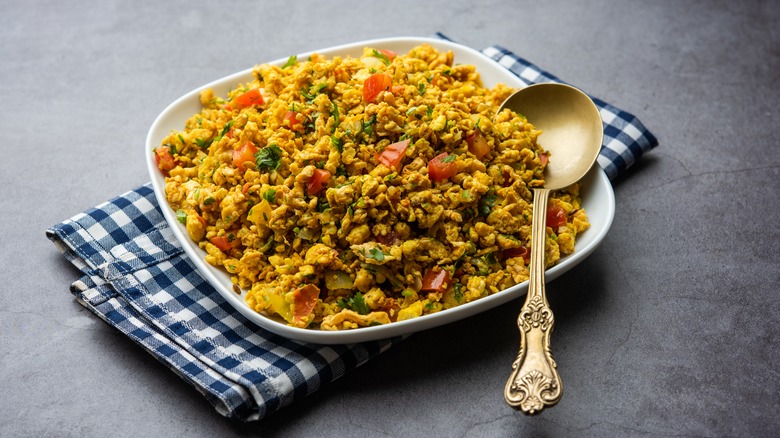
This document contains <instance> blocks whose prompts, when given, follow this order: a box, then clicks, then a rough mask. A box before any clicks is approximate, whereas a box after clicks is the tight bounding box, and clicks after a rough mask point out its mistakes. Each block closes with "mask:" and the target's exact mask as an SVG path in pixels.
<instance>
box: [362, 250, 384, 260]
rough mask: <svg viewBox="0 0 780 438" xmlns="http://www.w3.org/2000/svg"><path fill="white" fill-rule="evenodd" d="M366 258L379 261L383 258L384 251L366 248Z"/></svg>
mask: <svg viewBox="0 0 780 438" xmlns="http://www.w3.org/2000/svg"><path fill="white" fill-rule="evenodd" d="M366 257H367V258H372V259H374V260H376V261H378V262H381V261H382V260H384V259H385V253H383V252H382V250H381V249H379V248H371V249H369V250H368V254H366Z"/></svg>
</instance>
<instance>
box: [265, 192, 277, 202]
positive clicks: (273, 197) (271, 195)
mask: <svg viewBox="0 0 780 438" xmlns="http://www.w3.org/2000/svg"><path fill="white" fill-rule="evenodd" d="M263 199H265V200H266V201H268V202H274V201H276V190H274V189H268V190H266V191H265V192H264V193H263Z"/></svg>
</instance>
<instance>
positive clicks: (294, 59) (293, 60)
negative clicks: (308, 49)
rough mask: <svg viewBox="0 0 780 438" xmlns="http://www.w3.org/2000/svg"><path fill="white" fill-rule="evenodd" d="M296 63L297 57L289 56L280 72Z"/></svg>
mask: <svg viewBox="0 0 780 438" xmlns="http://www.w3.org/2000/svg"><path fill="white" fill-rule="evenodd" d="M297 63H298V56H297V55H290V57H289V58H287V62H285V63H284V65H283V66H282V70H284V69H286V68H290V67H292V66H294V65H295V64H297Z"/></svg>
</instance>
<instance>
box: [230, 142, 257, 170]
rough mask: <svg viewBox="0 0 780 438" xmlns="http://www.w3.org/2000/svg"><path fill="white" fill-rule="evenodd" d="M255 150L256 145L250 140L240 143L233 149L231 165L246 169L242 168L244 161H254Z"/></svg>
mask: <svg viewBox="0 0 780 438" xmlns="http://www.w3.org/2000/svg"><path fill="white" fill-rule="evenodd" d="M257 151H258V149H257V146H255V145H254V144H252V143H251V142H246V143H244V144H242V145H241V146H239V147H238V149H235V150H233V165H234V166H236V167H237V168H239V169H240V170H246V169H245V168H244V163H246V162H254V161H255V154H256V153H257Z"/></svg>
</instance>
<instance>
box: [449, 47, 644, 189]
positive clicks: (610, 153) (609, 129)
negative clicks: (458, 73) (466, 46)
mask: <svg viewBox="0 0 780 438" xmlns="http://www.w3.org/2000/svg"><path fill="white" fill-rule="evenodd" d="M438 36H439V37H442V38H446V36H444V35H441V34H439V35H438ZM482 53H484V54H485V55H487V56H488V57H489V58H492V59H493V60H495V61H497V62H498V63H499V64H501V65H502V66H504V67H506V68H507V69H509V70H510V71H511V72H512V73H514V74H516V75H517V76H518V77H520V79H522V80H523V81H524V82H526V83H527V84H529V85H530V84H538V83H542V82H563V81H561V80H560V79H558V78H557V77H555V76H553V75H552V74H550V73H548V72H546V71H544V70H542V69H540V68H539V67H537V66H535V65H534V64H531V63H530V62H528V61H526V60H525V59H523V58H520V57H518V56H517V55H515V54H514V53H512V52H510V51H509V50H506V49H504V48H503V47H501V46H491V47H488V48H486V49H484V50H482ZM590 97H591V99H592V100H593V102H594V103H595V104H596V106H597V107H598V108H599V112H600V113H601V120H602V122H603V123H604V144H603V145H602V146H601V152H600V153H599V157H598V163H599V165H600V166H601V167H602V168H603V169H604V172H606V174H607V176H608V177H609V179H610V180H614V179H615V178H617V176H618V175H620V174H622V173H623V172H624V171H625V170H626V169H628V168H629V167H630V166H631V165H632V164H634V163H635V162H636V161H637V160H638V159H639V158H640V157H641V156H642V154H644V153H645V152H647V151H649V150H650V149H652V148H654V147H656V146H658V140H657V139H656V138H655V136H653V134H652V133H651V132H650V131H649V130H648V129H647V128H645V126H644V125H643V124H642V122H640V121H639V119H637V118H636V117H635V116H634V115H633V114H630V113H628V112H625V111H623V110H621V109H619V108H616V107H614V106H612V105H610V104H608V103H606V102H604V101H603V100H601V99H598V98H595V97H593V96H590Z"/></svg>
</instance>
